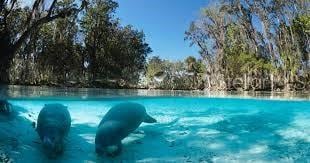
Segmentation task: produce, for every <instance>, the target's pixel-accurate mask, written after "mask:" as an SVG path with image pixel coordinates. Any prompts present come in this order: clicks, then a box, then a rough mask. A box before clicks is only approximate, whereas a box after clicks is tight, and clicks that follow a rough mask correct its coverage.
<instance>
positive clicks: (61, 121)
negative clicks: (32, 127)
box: [36, 104, 71, 158]
mask: <svg viewBox="0 0 310 163" xmlns="http://www.w3.org/2000/svg"><path fill="white" fill-rule="evenodd" d="M70 127H71V117H70V113H69V111H68V109H67V107H66V106H64V105H62V104H46V105H45V106H44V107H43V109H42V110H41V111H40V113H39V117H38V121H37V129H36V130H37V132H38V134H39V137H40V139H41V141H42V144H43V148H44V150H45V152H46V154H47V156H48V157H49V158H55V157H57V156H58V155H60V154H62V153H63V150H64V138H65V137H66V136H67V135H68V132H69V130H70Z"/></svg>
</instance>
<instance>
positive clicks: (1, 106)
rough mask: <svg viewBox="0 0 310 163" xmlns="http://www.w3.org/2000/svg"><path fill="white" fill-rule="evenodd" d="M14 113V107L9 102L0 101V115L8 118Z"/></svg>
mask: <svg viewBox="0 0 310 163" xmlns="http://www.w3.org/2000/svg"><path fill="white" fill-rule="evenodd" d="M12 112H13V108H12V105H11V104H10V103H9V102H8V101H7V100H0V114H1V115H5V116H8V115H10V114H11V113H12Z"/></svg>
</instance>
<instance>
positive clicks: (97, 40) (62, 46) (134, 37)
mask: <svg viewBox="0 0 310 163" xmlns="http://www.w3.org/2000/svg"><path fill="white" fill-rule="evenodd" d="M72 6H74V1H73V0H65V1H59V2H57V3H56V5H55V10H63V9H65V8H71V7H72ZM117 7H118V4H117V3H116V2H115V1H113V0H92V1H89V3H88V5H87V10H85V11H84V12H82V13H80V14H79V15H78V14H72V15H68V16H66V17H65V18H61V19H56V20H54V21H52V22H48V23H45V24H43V25H42V26H41V28H40V29H38V30H33V31H32V32H31V34H30V36H29V40H28V41H27V42H26V44H23V46H22V48H21V49H19V51H18V55H17V56H16V57H15V58H14V62H13V65H12V66H11V70H10V74H11V81H12V82H13V83H17V84H36V85H37V84H52V85H54V84H56V85H64V84H65V85H67V84H72V83H74V84H79V85H81V86H100V87H109V86H111V87H118V86H127V87H129V86H134V85H137V83H138V81H139V77H140V75H141V74H142V73H143V71H144V70H145V65H146V57H147V55H148V54H149V53H150V52H151V48H150V47H149V45H148V44H147V43H146V42H145V35H144V33H143V32H142V31H138V30H136V29H134V27H132V26H131V25H127V26H121V25H120V23H119V20H118V19H117V18H115V17H114V12H115V10H116V8H117ZM19 10H20V12H22V13H23V12H27V11H23V10H22V9H19V8H18V9H16V11H19ZM28 10H29V9H28ZM22 13H19V12H14V14H16V18H15V19H12V20H10V21H13V22H12V23H11V24H10V25H11V26H12V28H14V29H16V31H20V29H18V28H15V27H13V25H14V24H16V23H21V24H22V23H23V21H25V20H24V19H25V18H26V17H25V16H24V17H23V14H22ZM25 15H26V14H25ZM13 33H14V32H13ZM14 37H16V36H14ZM20 65H23V66H20Z"/></svg>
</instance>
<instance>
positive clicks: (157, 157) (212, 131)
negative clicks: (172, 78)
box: [0, 91, 310, 162]
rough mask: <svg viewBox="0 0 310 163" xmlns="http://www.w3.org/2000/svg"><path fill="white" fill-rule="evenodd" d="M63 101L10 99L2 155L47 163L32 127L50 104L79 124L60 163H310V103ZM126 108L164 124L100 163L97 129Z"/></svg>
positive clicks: (145, 128) (146, 129)
mask: <svg viewBox="0 0 310 163" xmlns="http://www.w3.org/2000/svg"><path fill="white" fill-rule="evenodd" d="M111 92H113V91H111ZM129 92H130V91H129ZM71 93H72V92H71ZM64 94H65V95H67V96H62V97H60V96H53V95H52V96H51V95H48V96H43V95H42V96H31V97H29V96H25V95H20V94H19V95H18V96H15V97H11V98H10V99H9V101H10V102H11V103H12V104H13V105H14V106H15V108H16V109H17V110H18V112H19V116H18V117H17V118H16V119H14V120H10V122H9V125H8V124H7V123H8V122H5V121H1V122H0V129H1V131H0V132H2V133H0V134H1V135H5V136H6V137H5V136H2V138H1V136H0V147H1V148H2V150H3V151H6V152H7V153H8V155H9V156H10V157H12V158H13V159H14V160H15V161H16V162H23V161H25V160H27V161H30V162H46V161H47V158H46V157H45V156H44V154H43V153H42V149H41V146H40V141H39V139H38V136H37V134H36V132H35V131H34V129H33V128H32V127H31V122H35V121H36V117H37V115H38V113H39V111H40V109H41V108H42V107H43V106H44V104H46V103H61V104H64V105H66V106H68V108H69V111H70V113H71V116H72V119H73V121H72V128H71V130H70V134H69V136H68V138H67V141H66V151H65V153H64V155H63V156H62V157H60V158H59V159H58V160H54V162H120V161H123V162H310V101H309V100H308V99H307V98H303V99H297V100H286V99H278V100H270V99H264V98H250V97H249V98H247V99H242V98H238V97H235V98H231V97H229V98H223V97H221V98H217V97H212V98H210V97H204V96H199V97H196V96H188V95H187V96H182V95H177V96H175V94H174V95H172V94H170V95H169V94H165V96H156V97H155V96H145V95H143V96H139V95H137V94H135V96H133V95H132V94H130V93H128V92H127V93H126V92H125V93H123V94H121V95H120V94H117V93H116V94H113V97H112V96H111V94H110V95H109V94H105V95H104V96H101V95H102V94H101V95H100V96H99V95H97V96H96V95H94V94H91V95H89V94H88V95H87V96H86V94H85V93H84V94H83V93H80V96H79V93H74V96H73V95H72V94H70V93H69V94H70V95H68V93H67V94H66V93H64V92H62V94H61V95H64ZM11 96H12V94H11ZM224 97H225V96H224ZM124 101H131V102H137V103H140V104H142V105H144V106H145V107H146V109H147V112H148V113H149V114H150V115H152V116H153V117H154V118H156V119H157V120H158V123H156V124H143V125H141V126H140V128H139V129H138V132H136V133H133V134H131V135H130V136H129V137H128V138H126V139H125V140H124V141H123V143H124V149H123V152H122V154H121V155H120V156H118V157H116V158H98V157H97V156H96V154H95V152H94V137H95V133H96V128H97V125H98V123H99V121H100V119H101V118H102V116H103V115H104V114H105V113H106V112H107V111H108V109H109V108H111V107H112V106H113V105H115V104H117V103H121V102H124Z"/></svg>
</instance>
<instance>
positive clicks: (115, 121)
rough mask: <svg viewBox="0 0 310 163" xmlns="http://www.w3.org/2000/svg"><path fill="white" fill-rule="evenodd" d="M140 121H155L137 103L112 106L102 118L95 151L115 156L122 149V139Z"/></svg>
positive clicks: (137, 125)
mask: <svg viewBox="0 0 310 163" xmlns="http://www.w3.org/2000/svg"><path fill="white" fill-rule="evenodd" d="M142 122H145V123H155V122H156V120H155V119H154V118H152V117H151V116H149V115H148V114H147V113H146V110H145V107H144V106H142V105H140V104H137V103H130V102H128V103H121V104H118V105H116V106H114V107H112V108H111V109H110V110H109V111H108V112H107V113H106V114H105V116H104V117H103V118H102V120H101V122H100V124H99V126H98V130H97V134H96V139H95V144H96V153H97V154H98V155H102V154H106V155H108V156H116V155H118V154H120V152H121V150H122V142H121V141H122V140H123V139H124V138H125V137H127V136H128V135H129V134H130V133H132V132H133V131H134V130H136V129H137V128H138V127H139V126H140V124H141V123H142Z"/></svg>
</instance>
